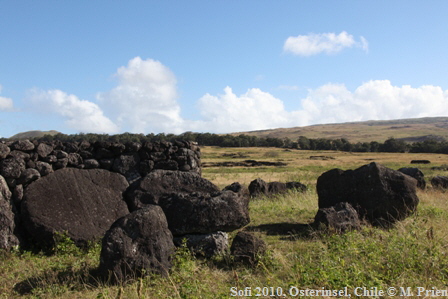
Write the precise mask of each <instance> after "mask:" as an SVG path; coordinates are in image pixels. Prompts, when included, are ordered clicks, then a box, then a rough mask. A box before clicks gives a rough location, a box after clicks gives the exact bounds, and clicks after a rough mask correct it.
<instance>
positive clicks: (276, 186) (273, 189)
mask: <svg viewBox="0 0 448 299" xmlns="http://www.w3.org/2000/svg"><path fill="white" fill-rule="evenodd" d="M286 190H288V189H287V188H286V184H285V183H282V182H269V183H268V193H269V194H270V195H271V194H281V193H285V192H286Z"/></svg>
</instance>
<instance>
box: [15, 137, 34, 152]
mask: <svg viewBox="0 0 448 299" xmlns="http://www.w3.org/2000/svg"><path fill="white" fill-rule="evenodd" d="M34 147H35V146H34V144H33V143H32V142H31V141H29V140H17V141H15V142H13V144H11V149H12V150H18V151H22V152H29V151H32V150H33V149H34Z"/></svg>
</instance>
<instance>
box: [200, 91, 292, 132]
mask: <svg viewBox="0 0 448 299" xmlns="http://www.w3.org/2000/svg"><path fill="white" fill-rule="evenodd" d="M198 107H199V109H200V112H201V115H202V116H203V119H204V120H203V122H204V123H203V124H204V126H203V128H205V129H206V130H210V131H213V132H220V133H225V132H227V133H228V132H235V131H245V130H261V129H268V128H273V127H279V126H282V125H285V124H287V123H288V113H287V112H286V111H285V109H284V106H283V102H282V101H281V100H279V99H277V98H275V97H274V96H273V95H271V94H269V93H267V92H263V91H261V90H260V89H258V88H252V89H249V90H248V91H247V92H246V93H245V94H242V95H240V96H237V95H235V94H234V93H233V91H232V89H231V88H230V87H226V88H225V89H224V94H221V95H218V96H213V95H210V94H206V95H204V96H203V97H202V98H201V99H199V101H198Z"/></svg>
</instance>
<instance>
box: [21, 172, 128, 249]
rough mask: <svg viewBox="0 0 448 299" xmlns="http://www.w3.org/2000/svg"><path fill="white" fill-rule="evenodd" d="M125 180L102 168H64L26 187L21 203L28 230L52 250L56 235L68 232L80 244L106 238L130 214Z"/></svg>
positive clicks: (40, 243) (41, 245) (45, 246)
mask: <svg viewBox="0 0 448 299" xmlns="http://www.w3.org/2000/svg"><path fill="white" fill-rule="evenodd" d="M127 187H128V183H127V182H126V179H125V178H124V177H123V176H122V175H120V174H118V173H113V172H110V171H106V170H102V169H90V170H81V169H75V168H64V169H61V170H58V171H55V172H53V173H50V174H49V175H47V176H45V177H43V178H41V179H39V180H37V181H35V182H34V183H33V184H30V185H29V186H28V188H26V190H25V193H24V198H23V200H22V204H21V212H22V220H23V222H24V225H25V228H26V229H27V231H28V232H29V233H30V235H31V236H32V237H33V239H34V241H35V242H36V244H37V245H38V246H40V247H41V248H43V249H48V248H52V247H53V245H54V240H53V235H54V233H55V232H67V234H68V236H69V237H70V238H71V239H73V240H74V241H75V243H76V244H77V245H86V243H87V242H88V241H95V240H97V239H99V238H101V237H103V235H104V233H105V232H106V230H107V229H109V227H110V225H111V224H112V223H113V222H114V221H115V220H116V219H118V218H120V217H122V216H124V215H126V214H128V213H129V211H128V208H127V206H126V203H125V202H124V200H123V198H122V193H123V192H124V191H125V190H126V188H127Z"/></svg>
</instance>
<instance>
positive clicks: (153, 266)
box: [99, 205, 175, 282]
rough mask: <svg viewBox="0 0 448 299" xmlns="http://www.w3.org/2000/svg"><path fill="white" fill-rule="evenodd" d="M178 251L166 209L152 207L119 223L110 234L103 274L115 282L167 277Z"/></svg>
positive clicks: (106, 240) (104, 247) (103, 252)
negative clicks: (152, 276) (144, 276)
mask: <svg viewBox="0 0 448 299" xmlns="http://www.w3.org/2000/svg"><path fill="white" fill-rule="evenodd" d="M174 248H175V246H174V243H173V236H172V234H171V232H170V230H169V229H168V224H167V221H166V218H165V214H164V213H163V211H162V209H161V208H160V207H159V206H155V205H148V206H146V207H145V208H143V209H140V210H137V211H135V212H132V213H131V214H128V215H126V216H124V217H122V218H120V219H118V220H117V221H115V222H114V223H113V224H112V226H111V227H110V229H109V230H108V231H107V232H106V234H105V236H104V238H103V242H102V249H101V256H100V266H99V272H100V273H101V274H102V275H103V276H106V277H109V278H110V279H111V280H112V281H115V282H122V281H124V280H126V279H128V278H134V279H135V278H137V277H141V276H143V275H145V274H149V273H158V274H162V275H166V274H167V273H168V271H169V269H170V268H171V260H172V256H173V254H174Z"/></svg>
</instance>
